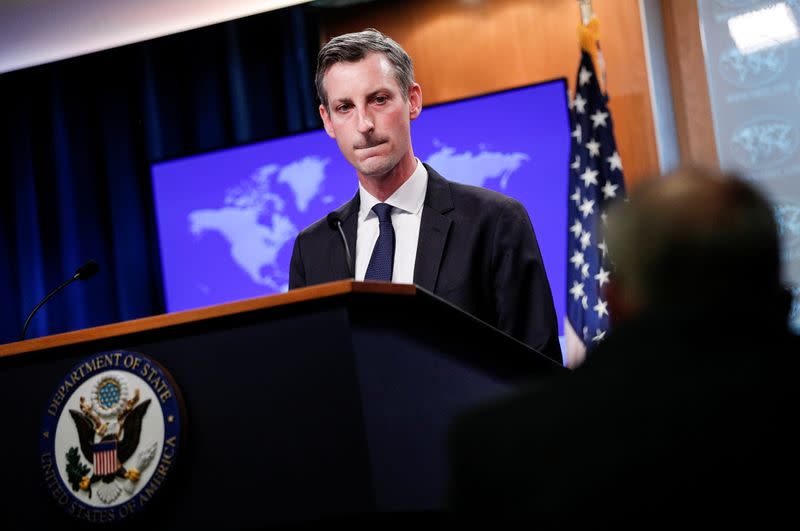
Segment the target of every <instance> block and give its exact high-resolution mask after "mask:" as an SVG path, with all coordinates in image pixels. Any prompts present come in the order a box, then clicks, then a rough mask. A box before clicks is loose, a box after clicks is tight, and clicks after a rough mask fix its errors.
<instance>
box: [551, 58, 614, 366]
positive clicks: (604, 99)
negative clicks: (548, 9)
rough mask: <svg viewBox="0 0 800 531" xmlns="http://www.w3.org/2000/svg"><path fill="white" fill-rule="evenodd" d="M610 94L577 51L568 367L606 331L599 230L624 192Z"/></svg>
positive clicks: (604, 257)
mask: <svg viewBox="0 0 800 531" xmlns="http://www.w3.org/2000/svg"><path fill="white" fill-rule="evenodd" d="M607 103H608V96H607V95H606V94H604V93H603V92H602V91H601V90H600V83H599V82H598V79H597V73H596V72H595V69H594V64H593V62H592V57H591V55H589V53H587V52H586V51H582V52H581V62H580V66H579V68H578V79H577V84H576V86H575V97H574V98H573V99H572V100H571V101H570V116H571V120H572V149H571V153H570V172H569V205H568V207H567V210H568V224H567V225H568V229H569V232H568V234H567V241H568V243H567V253H568V264H567V318H566V323H564V325H565V326H564V329H565V336H566V338H565V339H566V350H567V366H569V367H576V366H577V365H579V364H580V363H581V362H582V361H583V359H584V358H585V356H586V351H587V349H589V348H590V347H591V345H593V344H596V343H598V342H600V341H602V340H603V338H604V336H605V334H606V332H607V331H608V325H609V321H608V304H607V302H606V300H605V299H604V296H603V288H604V286H605V285H606V284H607V283H608V280H609V262H608V249H607V248H606V243H605V241H604V239H603V235H602V229H601V227H602V224H603V223H604V222H605V211H606V208H607V206H608V205H609V204H610V203H611V202H612V201H614V200H616V199H619V198H621V197H624V195H625V183H624V180H623V177H622V161H621V160H620V157H619V153H618V152H617V145H616V142H615V141H614V131H613V127H612V122H611V115H610V113H609V112H608V107H607V106H606V105H607Z"/></svg>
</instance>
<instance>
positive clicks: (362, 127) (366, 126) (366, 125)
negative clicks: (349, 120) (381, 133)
mask: <svg viewBox="0 0 800 531" xmlns="http://www.w3.org/2000/svg"><path fill="white" fill-rule="evenodd" d="M374 128H375V125H374V124H373V122H372V117H371V116H370V115H369V114H367V113H366V112H365V111H361V112H359V113H358V132H359V133H369V132H370V131H372V130H373V129H374Z"/></svg>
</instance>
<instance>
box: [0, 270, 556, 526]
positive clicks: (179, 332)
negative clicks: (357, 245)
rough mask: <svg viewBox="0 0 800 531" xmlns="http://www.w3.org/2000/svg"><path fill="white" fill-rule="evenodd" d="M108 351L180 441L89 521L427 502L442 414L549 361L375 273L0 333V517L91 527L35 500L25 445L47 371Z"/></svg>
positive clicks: (318, 518) (231, 521)
mask: <svg viewBox="0 0 800 531" xmlns="http://www.w3.org/2000/svg"><path fill="white" fill-rule="evenodd" d="M111 350H124V351H134V352H138V353H141V354H144V355H146V356H149V357H151V358H153V359H155V360H157V361H158V362H159V363H160V364H161V365H162V366H163V367H164V368H165V369H166V370H167V371H169V373H170V374H171V375H172V377H173V378H174V380H175V383H176V384H177V386H178V387H179V389H180V390H181V392H182V395H183V400H184V403H185V418H184V419H183V422H184V423H185V424H186V426H187V431H186V436H185V437H184V438H183V439H182V441H181V447H180V448H179V453H178V455H177V461H176V465H175V468H174V470H173V471H172V472H171V474H170V476H169V477H168V479H167V480H166V483H165V486H164V488H163V489H162V490H161V491H160V492H159V493H158V496H157V497H155V498H154V499H153V501H152V503H151V504H149V505H148V506H147V507H145V508H144V509H143V510H142V511H141V512H140V513H138V514H136V515H134V516H132V517H131V518H130V519H126V520H123V521H122V522H120V523H115V524H110V525H104V526H103V527H108V528H120V527H125V528H139V529H148V530H153V529H176V528H184V527H190V526H192V527H197V528H203V529H205V528H207V527H220V528H225V529H228V528H231V529H233V528H269V527H271V526H282V525H294V524H304V523H306V524H307V523H312V524H313V523H314V522H320V523H325V522H336V521H347V519H348V518H358V517H361V516H369V515H381V514H385V515H402V514H407V513H412V514H413V513H430V512H433V513H437V512H439V511H442V510H443V508H444V507H445V496H446V480H447V478H446V473H447V472H446V471H447V456H446V453H445V438H446V435H447V430H448V427H449V424H450V422H451V421H452V420H453V418H454V416H455V415H457V414H458V413H459V412H461V411H463V410H464V409H465V408H468V407H470V406H473V405H476V404H478V403H480V402H482V401H485V400H488V399H492V398H498V397H500V396H502V395H503V394H504V393H508V392H510V391H512V390H513V389H514V388H515V387H517V386H518V385H519V384H520V383H523V382H525V381H526V380H527V379H529V378H531V377H532V376H535V375H539V374H545V373H550V372H554V371H559V370H563V369H562V368H561V366H560V365H558V364H556V363H554V362H552V361H551V360H549V359H548V358H546V357H544V356H542V355H541V354H539V353H537V352H536V351H534V350H532V349H530V348H528V347H527V346H525V345H524V344H522V343H521V342H519V341H517V340H515V339H513V338H511V337H510V336H508V335H506V334H503V333H502V332H499V331H498V330H496V329H494V328H492V327H491V326H489V325H487V324H486V323H483V322H482V321H480V320H478V319H476V318H474V317H472V316H470V315H468V314H466V313H465V312H463V311H461V310H459V309H458V308H456V307H454V306H452V305H450V304H448V303H447V302H445V301H443V300H442V299H440V298H438V297H436V296H434V295H433V294H431V293H429V292H427V291H425V290H423V289H421V288H419V287H416V286H412V285H401V284H387V283H379V282H353V281H339V282H333V283H329V284H323V285H319V286H314V287H309V288H303V289H298V290H294V291H291V292H289V293H285V294H281V295H274V296H269V297H262V298H256V299H249V300H244V301H238V302H234V303H229V304H223V305H219V306H213V307H207V308H201V309H197V310H191V311H186V312H177V313H173V314H166V315H159V316H154V317H147V318H143V319H137V320H133V321H128V322H123V323H117V324H112V325H107V326H101V327H97V328H92V329H87V330H81V331H77V332H70V333H65V334H58V335H54V336H48V337H42V338H36V339H31V340H27V341H22V342H18V343H11V344H7V345H1V346H0V393H2V397H3V400H2V404H3V406H2V407H3V413H2V417H3V420H2V425H3V429H2V437H1V438H0V468H1V469H2V470H3V473H2V474H0V478H2V479H0V492H1V495H0V500H2V501H1V502H0V503H2V506H3V508H2V512H1V514H2V517H0V518H2V520H3V521H4V523H5V524H7V525H3V526H2V527H3V528H8V529H13V528H34V527H36V528H38V527H40V526H43V527H49V528H58V529H65V528H66V529H69V528H82V527H92V528H94V529H97V528H98V526H97V525H92V524H87V523H83V522H80V521H78V520H76V519H75V518H74V517H72V516H69V515H67V514H66V513H65V512H64V511H63V510H62V509H61V508H60V507H58V505H57V504H56V503H55V501H54V500H53V499H52V497H51V495H50V493H49V492H48V491H47V489H46V486H45V482H44V479H43V477H42V473H41V469H40V465H39V454H38V445H39V443H38V441H39V437H40V433H39V432H40V430H41V428H40V426H41V422H42V418H43V415H44V412H45V410H46V408H47V402H48V400H49V398H50V396H51V395H52V394H53V392H54V391H55V386H56V385H57V384H58V382H59V381H60V380H61V379H63V378H64V375H66V374H67V373H68V372H69V371H70V369H71V368H72V367H73V366H74V365H75V364H76V363H78V362H79V361H80V360H81V359H83V358H85V357H86V356H88V355H91V354H95V353H98V352H104V351H111ZM342 519H344V520H342Z"/></svg>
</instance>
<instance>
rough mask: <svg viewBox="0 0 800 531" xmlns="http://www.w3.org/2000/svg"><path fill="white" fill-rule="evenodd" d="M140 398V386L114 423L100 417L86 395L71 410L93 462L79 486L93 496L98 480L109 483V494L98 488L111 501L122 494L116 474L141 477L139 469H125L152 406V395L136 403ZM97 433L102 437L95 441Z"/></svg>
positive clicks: (83, 447)
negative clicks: (77, 408) (90, 471)
mask: <svg viewBox="0 0 800 531" xmlns="http://www.w3.org/2000/svg"><path fill="white" fill-rule="evenodd" d="M138 401H139V390H138V389H137V390H136V391H135V393H134V396H133V398H131V399H130V400H128V401H127V402H126V404H125V406H124V407H123V408H122V411H120V413H119V414H118V415H117V421H116V422H112V423H111V426H109V424H108V423H106V422H103V421H102V420H101V419H100V417H99V416H98V415H97V413H95V411H94V409H93V407H92V405H91V404H90V403H89V402H88V401H86V400H85V399H84V397H81V399H80V409H81V410H80V411H77V410H75V409H70V410H69V414H70V415H71V416H72V420H73V421H74V422H75V427H76V428H77V430H78V440H79V441H80V447H81V453H82V454H83V456H84V457H85V458H86V460H87V461H89V462H90V463H92V474H91V476H84V477H83V478H82V479H81V482H80V488H81V489H84V490H87V491H88V492H89V497H90V498H91V497H92V485H93V484H95V483H97V482H98V481H102V483H101V485H100V486H101V487H102V486H103V484H106V485H108V487H110V488H107V489H104V490H105V491H106V493H107V494H106V495H103V494H104V493H103V492H98V494H99V495H100V497H101V499H103V500H104V501H109V502H110V501H111V500H113V499H114V498H116V497H117V496H118V495H119V488H115V487H116V486H113V485H112V481H114V479H115V478H120V479H129V480H131V481H134V482H135V481H137V480H138V479H139V475H140V473H141V472H140V470H137V469H136V468H130V469H126V468H125V466H124V463H125V462H127V461H128V459H130V458H131V457H132V456H133V454H134V452H136V448H137V447H138V446H139V438H140V435H141V431H142V420H143V419H144V415H145V413H147V409H148V408H149V407H150V399H148V400H145V401H144V402H142V403H141V404H139V405H136V404H137V402H138ZM109 428H110V429H109ZM115 428H116V429H115ZM96 437H99V441H97V442H95V438H96Z"/></svg>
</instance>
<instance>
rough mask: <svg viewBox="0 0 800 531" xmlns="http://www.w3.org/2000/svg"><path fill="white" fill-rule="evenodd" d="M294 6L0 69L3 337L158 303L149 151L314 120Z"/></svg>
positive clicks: (311, 41)
mask: <svg viewBox="0 0 800 531" xmlns="http://www.w3.org/2000/svg"><path fill="white" fill-rule="evenodd" d="M309 13H310V11H307V10H306V9H304V8H292V9H285V10H280V11H277V12H272V13H266V14H263V15H258V16H253V17H248V18H246V19H241V20H238V21H233V22H229V23H225V24H219V25H215V26H211V27H208V28H203V29H199V30H194V31H190V32H186V33H182V34H178V35H173V36H169V37H164V38H160V39H156V40H153V41H149V42H146V43H140V44H134V45H130V46H125V47H122V48H116V49H113V50H108V51H104V52H99V53H95V54H91V55H86V56H82V57H79V58H75V59H70V60H66V61H61V62H58V63H53V64H49V65H43V66H39V67H35V68H30V69H26V70H23V71H17V72H12V73H8V74H4V75H2V76H0V343H5V342H9V341H15V340H17V339H18V338H19V335H20V332H21V329H22V326H23V323H24V321H25V318H26V316H27V314H28V313H29V312H30V311H31V310H32V309H33V308H34V306H35V305H36V304H37V302H39V300H40V299H42V298H43V297H44V296H45V295H46V294H47V293H48V292H49V291H50V290H51V289H53V288H55V287H56V286H57V285H59V284H60V283H61V282H63V281H64V280H66V279H68V278H70V277H71V276H72V275H73V273H74V272H75V269H76V268H77V267H78V266H79V265H81V264H82V263H84V262H85V261H86V260H88V259H90V258H92V259H95V260H96V261H97V262H98V263H99V264H100V273H99V274H98V275H96V276H95V277H93V278H91V279H89V280H87V281H85V282H77V283H76V284H74V285H72V286H69V287H68V288H67V289H66V290H64V291H63V292H61V293H60V294H58V295H57V296H56V297H55V298H53V299H52V300H51V301H50V302H49V303H48V304H47V305H45V307H43V308H42V310H40V311H39V313H37V315H36V317H34V320H33V322H32V323H31V326H30V328H29V330H28V333H27V335H26V337H28V338H30V337H35V336H41V335H47V334H53V333H59V332H65V331H69V330H77V329H81V328H85V327H89V326H96V325H100V324H105V323H112V322H117V321H123V320H128V319H134V318H137V317H143V316H147V315H153V314H157V313H162V312H163V311H164V299H163V294H162V287H161V272H160V262H159V255H158V249H157V239H156V231H155V217H154V213H153V204H152V196H151V183H150V164H151V162H153V161H157V160H164V159H169V158H173V157H178V156H183V155H187V154H192V153H197V152H200V151H204V150H211V149H217V148H222V147H226V146H230V145H235V144H240V143H244V142H251V141H255V140H261V139H265V138H269V137H274V136H279V135H283V134H287V133H293V132H297V131H301V130H307V129H311V128H316V127H319V126H320V125H321V124H320V123H319V117H318V115H317V111H316V104H315V101H314V82H313V74H314V73H313V69H314V66H315V65H314V62H315V57H316V53H317V50H318V38H319V37H318V35H319V33H318V31H317V28H316V26H315V24H314V19H313V17H311V16H309Z"/></svg>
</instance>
